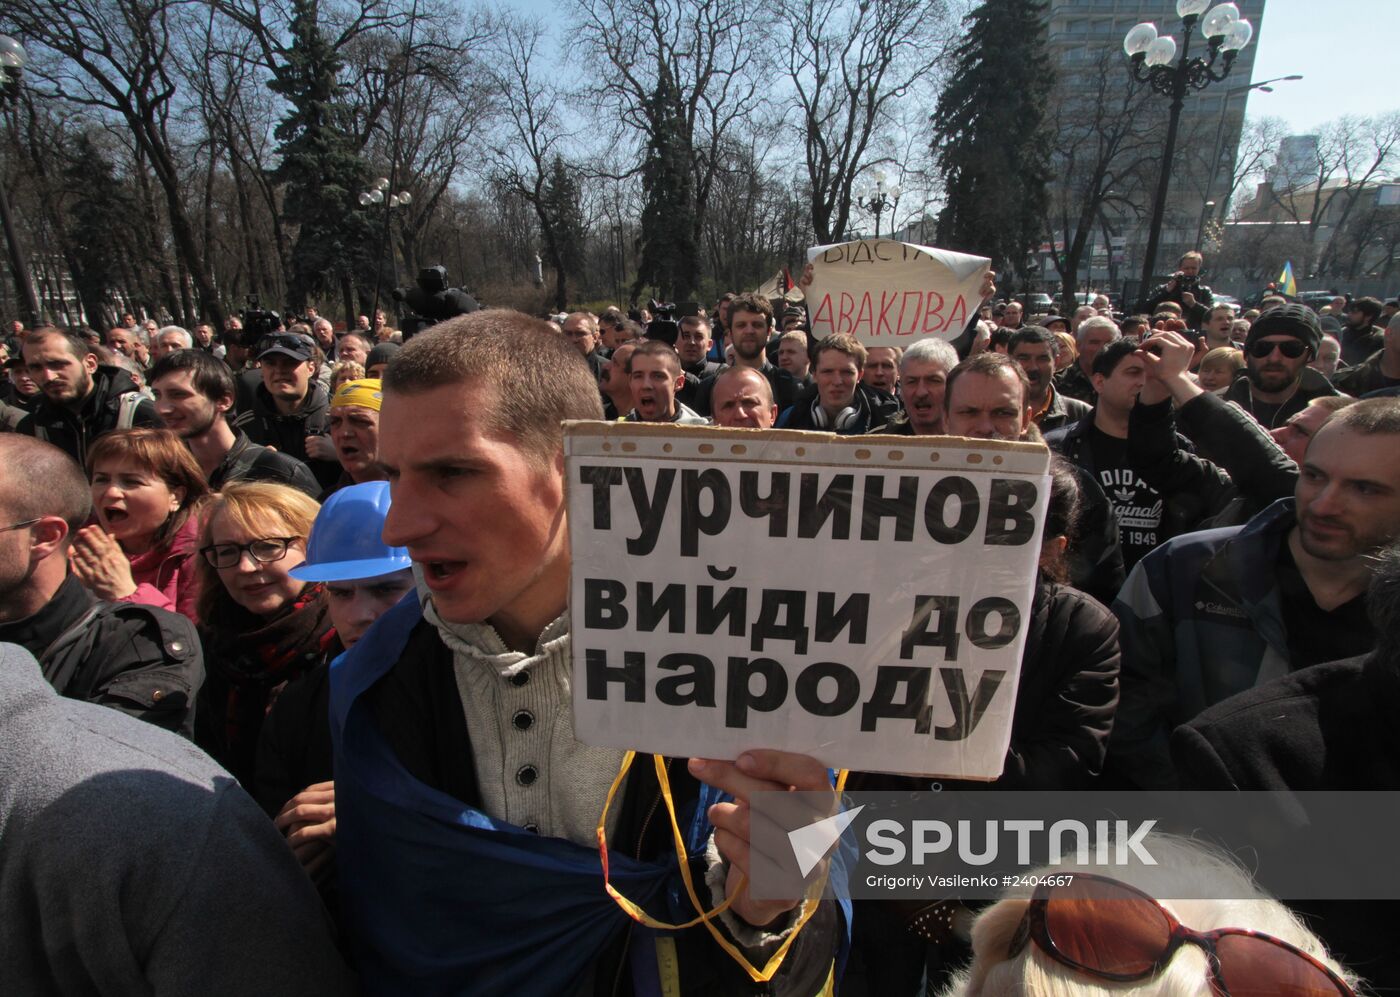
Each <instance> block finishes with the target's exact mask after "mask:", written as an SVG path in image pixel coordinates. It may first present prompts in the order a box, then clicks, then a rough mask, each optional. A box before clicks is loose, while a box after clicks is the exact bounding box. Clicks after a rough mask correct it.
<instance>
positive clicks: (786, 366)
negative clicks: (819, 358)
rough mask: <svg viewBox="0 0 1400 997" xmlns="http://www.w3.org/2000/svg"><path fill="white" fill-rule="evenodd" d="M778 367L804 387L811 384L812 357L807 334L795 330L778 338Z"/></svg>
mask: <svg viewBox="0 0 1400 997" xmlns="http://www.w3.org/2000/svg"><path fill="white" fill-rule="evenodd" d="M778 366H779V367H781V368H782V369H783V370H785V371H787V372H788V373H789V374H791V375H792V376H793V377H795V378H796V379H797V380H798V382H799V383H801V384H802V385H803V386H806V385H807V384H809V383H811V370H812V356H811V354H810V353H809V352H808V345H807V334H806V333H805V332H803V331H802V330H800V329H793V330H792V331H791V332H785V333H783V334H782V335H781V336H779V337H778Z"/></svg>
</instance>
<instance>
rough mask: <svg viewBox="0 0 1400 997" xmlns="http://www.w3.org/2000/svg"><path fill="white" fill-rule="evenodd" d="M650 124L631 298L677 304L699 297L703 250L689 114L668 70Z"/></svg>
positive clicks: (653, 103) (653, 101) (647, 113)
mask: <svg viewBox="0 0 1400 997" xmlns="http://www.w3.org/2000/svg"><path fill="white" fill-rule="evenodd" d="M645 118H646V120H647V121H648V122H649V124H650V135H649V138H648V142H647V151H646V159H645V160H644V161H643V163H642V190H643V192H644V193H645V194H646V204H645V206H644V207H643V208H642V232H641V259H640V261H639V262H638V264H637V280H636V283H634V284H633V285H632V297H633V299H636V298H638V297H639V296H640V295H641V292H642V289H643V288H645V287H648V286H650V287H653V288H655V289H656V292H657V294H658V295H660V296H661V297H663V298H665V299H666V300H668V301H677V300H681V299H683V298H690V297H693V296H694V294H695V290H696V287H697V286H698V284H699V279H700V250H699V245H698V243H697V241H696V238H695V231H696V224H695V212H696V206H695V185H694V180H693V175H692V173H691V158H692V150H691V147H690V141H689V139H688V135H689V133H688V132H687V130H686V127H685V111H684V108H682V107H681V106H680V103H679V95H678V93H677V90H676V87H675V85H674V83H673V82H672V80H671V76H670V74H669V72H667V70H666V67H665V66H664V65H663V67H662V71H661V74H660V77H659V80H658V82H657V87H656V92H655V93H654V94H653V95H652V98H651V100H650V101H649V104H648V107H647V108H646V110H645Z"/></svg>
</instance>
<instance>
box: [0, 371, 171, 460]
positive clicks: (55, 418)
mask: <svg viewBox="0 0 1400 997" xmlns="http://www.w3.org/2000/svg"><path fill="white" fill-rule="evenodd" d="M135 390H136V382H135V381H134V380H132V378H131V375H130V374H128V373H127V372H126V371H124V370H122V369H121V368H120V367H106V366H103V367H98V368H97V372H96V373H94V374H93V375H92V390H91V391H90V392H88V396H87V397H86V398H84V399H83V400H82V402H81V403H79V405H78V407H77V408H76V409H73V408H69V407H68V406H66V405H60V404H58V403H57V402H53V401H50V400H49V398H48V397H47V396H45V398H44V399H43V400H42V401H41V402H39V403H38V404H37V405H36V406H35V407H34V411H33V412H31V413H30V414H29V415H28V416H26V417H25V418H24V419H22V420H20V424H19V426H18V428H17V429H16V432H20V433H25V434H27V435H29V436H34V437H37V438H38V439H41V440H45V441H47V442H49V443H52V444H53V445H54V446H56V447H58V448H59V449H60V450H64V451H66V452H67V453H68V454H69V456H71V457H72V458H73V459H74V460H76V461H77V462H78V463H79V464H82V465H83V466H84V467H86V466H87V451H88V447H89V446H91V445H92V441H93V440H95V439H97V438H98V437H99V436H101V435H102V434H103V433H110V432H111V431H112V430H114V429H116V428H117V420H118V418H119V416H120V414H121V404H122V403H121V396H122V395H124V394H127V393H128V392H131V391H135ZM131 424H132V425H133V426H141V427H146V426H159V425H160V417H159V416H158V415H156V405H155V402H153V401H151V400H150V399H149V398H144V399H142V400H141V402H140V404H139V405H137V407H136V412H135V414H134V416H133V418H132V423H131Z"/></svg>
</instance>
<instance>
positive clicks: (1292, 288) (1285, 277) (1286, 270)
mask: <svg viewBox="0 0 1400 997" xmlns="http://www.w3.org/2000/svg"><path fill="white" fill-rule="evenodd" d="M1278 289H1279V293H1281V294H1286V295H1288V297H1290V298H1295V297H1297V296H1298V283H1297V282H1296V281H1295V280H1294V279H1293V261H1292V260H1289V261H1288V262H1286V263H1285V264H1284V265H1283V273H1281V274H1279V275H1278Z"/></svg>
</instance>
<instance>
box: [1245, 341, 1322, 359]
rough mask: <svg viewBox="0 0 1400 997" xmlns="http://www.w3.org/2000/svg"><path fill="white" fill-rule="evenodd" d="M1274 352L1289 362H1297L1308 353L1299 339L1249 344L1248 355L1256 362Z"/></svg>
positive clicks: (1305, 346)
mask: <svg viewBox="0 0 1400 997" xmlns="http://www.w3.org/2000/svg"><path fill="white" fill-rule="evenodd" d="M1274 350H1278V351H1279V352H1280V353H1282V354H1283V355H1284V356H1286V357H1287V358H1288V359H1289V360H1297V359H1298V358H1299V357H1301V356H1302V355H1303V354H1304V353H1306V352H1307V351H1308V347H1307V344H1306V343H1304V342H1303V341H1302V340H1301V339H1256V340H1255V341H1254V342H1253V343H1251V344H1250V347H1249V355H1250V356H1252V357H1253V358H1254V359H1256V360H1263V359H1264V358H1265V357H1267V356H1268V355H1269V354H1271V353H1273V352H1274Z"/></svg>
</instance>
